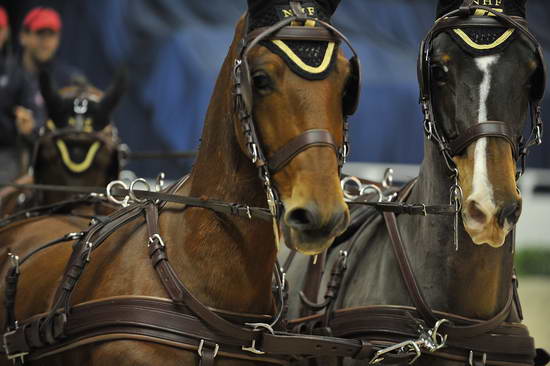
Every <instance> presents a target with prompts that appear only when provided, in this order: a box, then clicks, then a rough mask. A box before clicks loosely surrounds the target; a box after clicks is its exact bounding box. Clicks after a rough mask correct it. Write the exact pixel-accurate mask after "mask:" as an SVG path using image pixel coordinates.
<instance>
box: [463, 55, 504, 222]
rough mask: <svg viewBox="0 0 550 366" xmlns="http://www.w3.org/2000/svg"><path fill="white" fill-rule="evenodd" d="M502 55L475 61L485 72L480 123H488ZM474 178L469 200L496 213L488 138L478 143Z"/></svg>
mask: <svg viewBox="0 0 550 366" xmlns="http://www.w3.org/2000/svg"><path fill="white" fill-rule="evenodd" d="M499 57H500V55H495V56H484V57H478V58H476V59H475V61H476V65H477V67H478V68H479V69H480V70H481V72H483V79H482V80H481V84H480V86H479V114H478V122H479V123H481V122H486V121H487V119H488V118H487V99H488V97H489V92H490V90H491V66H493V65H494V64H496V63H497V61H498V59H499ZM474 155H475V156H474V176H473V182H472V186H473V187H472V195H471V196H470V197H469V199H473V200H475V201H476V202H477V203H478V205H479V206H481V208H482V209H483V211H484V212H485V213H487V214H490V213H496V205H495V202H494V197H493V187H492V185H491V182H490V181H489V175H488V172H487V138H486V137H483V138H480V139H479V140H477V141H476V145H475V154H474Z"/></svg>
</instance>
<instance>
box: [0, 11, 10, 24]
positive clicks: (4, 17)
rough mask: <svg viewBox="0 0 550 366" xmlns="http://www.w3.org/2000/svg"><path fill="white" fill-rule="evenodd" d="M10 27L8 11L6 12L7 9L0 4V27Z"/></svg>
mask: <svg viewBox="0 0 550 366" xmlns="http://www.w3.org/2000/svg"><path fill="white" fill-rule="evenodd" d="M8 27H9V20H8V13H6V9H4V7H3V6H0V28H8Z"/></svg>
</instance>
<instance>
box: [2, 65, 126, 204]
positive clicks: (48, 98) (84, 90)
mask: <svg viewBox="0 0 550 366" xmlns="http://www.w3.org/2000/svg"><path fill="white" fill-rule="evenodd" d="M40 89H41V92H42V95H43V96H44V100H45V102H46V106H47V108H48V113H49V117H50V119H49V120H48V122H47V124H46V126H44V128H43V129H42V132H41V133H40V136H39V138H38V141H37V142H36V143H35V151H34V156H33V160H32V162H31V168H32V173H31V174H29V175H27V176H24V177H22V178H20V179H18V182H19V183H36V184H50V185H60V186H63V185H64V186H95V187H103V186H106V185H107V184H108V183H109V182H110V181H112V180H115V179H117V178H118V174H119V170H120V156H119V150H118V148H119V146H120V140H119V139H118V136H117V134H116V128H115V127H114V125H113V124H112V123H111V115H112V113H113V110H114V108H115V107H116V105H117V104H118V101H119V99H120V97H121V95H122V93H123V91H124V78H123V77H122V76H119V77H118V78H117V80H116V81H115V82H114V84H113V85H112V86H111V88H110V89H109V90H108V91H107V92H106V93H105V94H104V93H103V92H101V91H100V90H98V89H96V88H94V87H93V86H91V85H89V84H88V83H87V82H84V81H81V82H78V83H75V85H72V86H68V87H65V88H63V89H61V90H60V91H59V92H57V91H55V88H54V86H53V85H52V80H51V79H50V77H49V75H48V74H47V73H46V72H42V73H41V75H40ZM0 197H2V202H1V203H2V205H1V212H2V215H8V214H12V213H14V212H15V211H16V210H17V209H19V210H21V209H25V208H29V207H32V206H36V205H46V204H51V203H54V202H59V201H62V200H66V199H69V198H70V197H71V195H70V194H67V193H63V192H45V191H44V192H30V191H25V192H21V191H20V190H18V189H15V188H11V187H8V188H5V189H4V190H3V191H2V192H0Z"/></svg>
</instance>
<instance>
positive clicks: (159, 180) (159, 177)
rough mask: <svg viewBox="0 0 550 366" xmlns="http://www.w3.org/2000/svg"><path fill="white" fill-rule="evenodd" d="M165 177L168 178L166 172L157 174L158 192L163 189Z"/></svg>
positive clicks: (156, 188) (156, 185) (156, 186)
mask: <svg viewBox="0 0 550 366" xmlns="http://www.w3.org/2000/svg"><path fill="white" fill-rule="evenodd" d="M165 178H166V174H164V172H160V173H159V175H157V179H156V181H155V190H156V191H157V192H160V191H161V190H162V187H164V179H165Z"/></svg>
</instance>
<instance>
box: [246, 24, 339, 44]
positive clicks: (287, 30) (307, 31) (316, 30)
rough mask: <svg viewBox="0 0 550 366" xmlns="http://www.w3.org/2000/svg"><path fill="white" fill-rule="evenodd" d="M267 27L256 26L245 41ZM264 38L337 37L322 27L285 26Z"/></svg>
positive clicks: (253, 37)
mask: <svg viewBox="0 0 550 366" xmlns="http://www.w3.org/2000/svg"><path fill="white" fill-rule="evenodd" d="M266 29H268V27H261V28H256V29H254V30H253V31H252V32H250V33H249V34H248V36H247V37H246V39H247V40H248V41H247V42H250V41H252V40H253V39H255V38H256V37H258V36H259V35H260V34H262V33H263V32H264V31H265V30H266ZM264 39H280V40H289V41H326V42H337V41H339V38H338V37H337V36H335V35H334V33H332V32H331V31H330V30H328V29H326V28H323V27H295V26H286V27H284V28H282V29H280V30H278V31H276V32H275V33H272V34H271V35H269V36H266V37H264Z"/></svg>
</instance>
